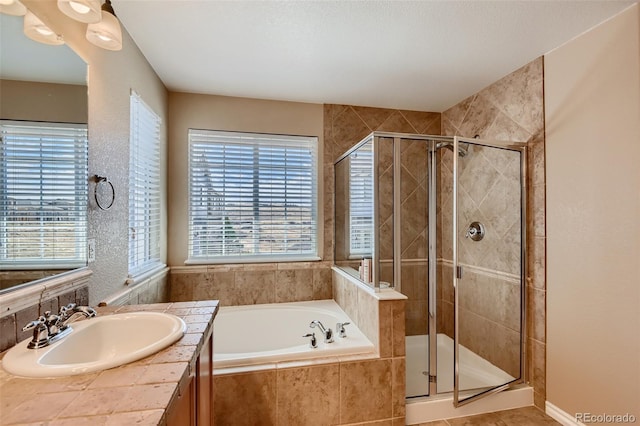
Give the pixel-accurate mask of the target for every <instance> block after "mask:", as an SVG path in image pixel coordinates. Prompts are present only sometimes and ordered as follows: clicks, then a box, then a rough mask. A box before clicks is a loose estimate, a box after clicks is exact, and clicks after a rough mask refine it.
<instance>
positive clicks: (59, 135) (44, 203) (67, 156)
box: [0, 121, 88, 269]
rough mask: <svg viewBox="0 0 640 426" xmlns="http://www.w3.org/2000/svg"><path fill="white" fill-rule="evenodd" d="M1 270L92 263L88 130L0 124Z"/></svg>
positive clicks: (55, 126) (56, 125)
mask: <svg viewBox="0 0 640 426" xmlns="http://www.w3.org/2000/svg"><path fill="white" fill-rule="evenodd" d="M0 134H1V139H0V143H1V145H0V267H1V268H2V269H43V268H48V269H68V268H76V267H79V266H84V265H85V264H86V239H87V145H88V141H87V126H86V125H83V124H73V125H69V124H62V123H35V122H12V121H0Z"/></svg>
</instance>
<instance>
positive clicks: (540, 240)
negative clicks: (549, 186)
mask: <svg viewBox="0 0 640 426" xmlns="http://www.w3.org/2000/svg"><path fill="white" fill-rule="evenodd" d="M542 61H543V59H542V58H538V59H536V60H535V61H533V62H531V63H529V64H527V65H525V66H524V67H522V68H520V69H519V70H517V71H515V72H513V73H511V74H509V75H508V76H506V77H504V78H502V79H501V80H499V81H497V82H495V83H494V84H492V85H490V86H488V87H487V88H485V89H483V90H482V91H480V92H478V93H477V94H475V95H473V96H471V97H469V98H467V99H465V100H463V101H462V102H460V103H458V104H457V105H455V106H453V107H452V108H450V109H448V110H447V111H445V112H443V113H442V134H443V135H450V136H453V135H458V136H465V137H474V136H475V135H479V137H480V138H482V139H494V140H510V141H522V142H527V144H528V149H527V154H528V164H527V172H528V176H527V179H528V198H527V203H528V206H527V224H526V226H527V237H528V239H527V247H526V248H527V252H528V263H527V268H528V271H527V282H526V291H527V297H528V304H527V312H526V313H527V328H526V333H527V342H526V353H527V357H528V363H527V364H528V370H527V371H526V375H527V379H528V380H529V382H530V383H531V384H532V386H533V388H534V402H535V404H536V406H538V407H540V408H543V407H544V401H545V398H546V391H545V371H546V367H545V349H546V348H545V339H546V338H545V312H546V308H545V300H546V283H545V241H546V240H545V174H544V170H545V169H544V167H545V166H544V110H543V62H542ZM446 269H447V268H442V273H443V274H450V273H451V271H450V270H449V271H446ZM502 272H503V271H498V270H494V271H490V274H494V275H502V276H505V275H504V274H501V273H502ZM486 275H487V274H482V273H479V274H477V277H475V278H474V279H477V280H486V278H487V276H486ZM506 278H508V276H507V277H506ZM512 287H513V284H512V283H509V280H508V279H505V280H504V281H503V285H502V286H499V285H497V286H495V288H494V289H493V290H492V291H495V292H502V293H506V294H508V293H509V292H510V290H511V289H512ZM440 294H441V295H443V296H444V292H440ZM445 297H446V296H445ZM447 303H448V302H447V301H446V300H444V299H443V300H442V301H441V304H442V306H443V309H441V312H443V313H444V314H445V315H449V314H448V313H447V312H448V309H447ZM488 311H490V310H488ZM477 318H480V316H477ZM482 321H484V322H485V324H486V325H487V326H495V325H498V326H500V327H503V328H505V329H506V328H508V325H507V324H505V323H501V321H502V320H500V318H496V317H493V318H490V317H484V319H482ZM445 322H446V321H445Z"/></svg>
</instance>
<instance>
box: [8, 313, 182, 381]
mask: <svg viewBox="0 0 640 426" xmlns="http://www.w3.org/2000/svg"><path fill="white" fill-rule="evenodd" d="M71 328H73V331H72V332H71V334H69V335H68V336H66V337H64V338H62V339H61V340H59V341H57V342H55V343H53V344H51V345H49V346H46V347H44V348H41V349H28V348H27V344H28V343H29V341H30V340H31V339H30V338H29V339H27V340H24V341H22V342H20V343H18V344H17V345H16V346H14V347H13V348H11V349H10V350H9V351H8V352H7V353H6V354H5V356H4V358H3V359H2V366H3V367H4V369H5V370H6V371H7V372H8V373H11V374H14V375H16V376H24V377H41V378H42V377H60V376H71V375H75V374H83V373H90V372H92V371H99V370H105V369H107V368H112V367H117V366H119V365H123V364H127V363H129V362H133V361H136V360H139V359H142V358H144V357H146V356H149V355H151V354H153V353H155V352H158V351H159V350H161V349H164V348H166V347H167V346H169V345H171V344H173V343H174V342H176V341H177V340H178V339H180V338H181V337H182V335H183V334H184V332H185V331H186V328H187V327H186V325H185V323H184V321H183V320H182V319H181V318H178V317H177V316H175V315H171V314H164V313H158V312H131V313H123V314H114V315H106V316H103V317H100V316H99V317H95V318H91V319H86V320H82V321H77V322H74V323H72V324H71Z"/></svg>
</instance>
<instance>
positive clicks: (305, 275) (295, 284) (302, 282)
mask: <svg viewBox="0 0 640 426" xmlns="http://www.w3.org/2000/svg"><path fill="white" fill-rule="evenodd" d="M310 284H311V285H310ZM275 292H276V297H275V299H276V303H283V302H299V301H304V300H313V270H311V269H286V270H278V271H276V275H275Z"/></svg>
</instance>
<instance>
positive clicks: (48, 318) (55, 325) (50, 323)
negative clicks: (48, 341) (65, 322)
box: [41, 311, 62, 337]
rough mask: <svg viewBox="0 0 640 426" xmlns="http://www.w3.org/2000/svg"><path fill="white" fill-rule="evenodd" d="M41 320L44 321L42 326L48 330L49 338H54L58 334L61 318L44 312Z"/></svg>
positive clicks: (49, 312)
mask: <svg viewBox="0 0 640 426" xmlns="http://www.w3.org/2000/svg"><path fill="white" fill-rule="evenodd" d="M41 318H43V319H44V324H45V325H46V326H47V328H48V329H49V337H51V336H55V335H56V334H58V333H59V332H60V325H61V323H62V317H60V316H59V315H56V314H53V315H51V311H46V312H45V313H44V315H43V316H42V317H41Z"/></svg>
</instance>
